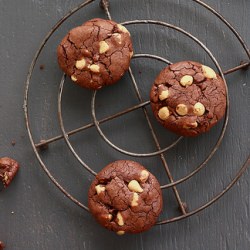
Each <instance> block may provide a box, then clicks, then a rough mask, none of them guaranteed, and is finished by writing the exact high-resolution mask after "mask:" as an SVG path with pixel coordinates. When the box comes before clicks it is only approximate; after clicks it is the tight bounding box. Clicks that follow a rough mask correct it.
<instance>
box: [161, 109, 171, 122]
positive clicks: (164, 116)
mask: <svg viewBox="0 0 250 250" xmlns="http://www.w3.org/2000/svg"><path fill="white" fill-rule="evenodd" d="M169 115H170V113H169V109H168V108H167V107H163V108H161V109H160V110H159V112H158V116H159V117H160V119H161V120H163V121H165V120H167V119H168V117H169Z"/></svg>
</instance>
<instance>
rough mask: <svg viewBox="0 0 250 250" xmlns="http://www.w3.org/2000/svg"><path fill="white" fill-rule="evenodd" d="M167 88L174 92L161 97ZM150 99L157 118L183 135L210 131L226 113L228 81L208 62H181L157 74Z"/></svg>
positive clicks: (170, 128) (195, 134) (171, 129)
mask: <svg viewBox="0 0 250 250" xmlns="http://www.w3.org/2000/svg"><path fill="white" fill-rule="evenodd" d="M165 89H168V91H169V93H171V95H168V97H167V98H165V99H164V100H162V99H163V98H162V97H161V95H162V92H163V90H165ZM150 102H151V107H152V110H153V113H154V115H155V117H156V119H157V120H158V121H159V122H160V123H161V124H162V125H163V126H164V127H165V128H167V129H169V130H170V131H172V132H175V133H177V134H179V135H182V136H197V135H199V134H201V133H204V132H207V131H209V130H210V129H211V128H212V127H213V126H214V125H215V124H216V123H217V122H218V121H219V120H220V119H222V117H223V116H224V114H225V111H226V103H227V96H226V85H225V83H224V81H223V79H222V78H221V77H220V76H219V75H218V74H216V73H215V71H214V70H213V69H211V68H209V67H207V66H204V65H202V64H200V63H197V62H193V61H183V62H178V63H174V64H172V65H170V66H168V67H166V68H165V69H163V70H162V71H161V72H160V74H159V75H158V76H157V78H156V79H155V82H154V84H153V86H152V88H151V92H150ZM166 107H167V109H166Z"/></svg>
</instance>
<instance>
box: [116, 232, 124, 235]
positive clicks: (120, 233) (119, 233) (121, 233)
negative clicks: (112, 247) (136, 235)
mask: <svg viewBox="0 0 250 250" xmlns="http://www.w3.org/2000/svg"><path fill="white" fill-rule="evenodd" d="M116 233H117V234H118V235H124V234H125V231H117V232H116Z"/></svg>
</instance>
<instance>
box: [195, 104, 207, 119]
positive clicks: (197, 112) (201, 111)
mask: <svg viewBox="0 0 250 250" xmlns="http://www.w3.org/2000/svg"><path fill="white" fill-rule="evenodd" d="M205 111H206V109H205V106H204V105H203V104H202V103H200V102H197V103H195V105H194V111H193V112H194V114H195V115H197V116H202V115H204V113H205Z"/></svg>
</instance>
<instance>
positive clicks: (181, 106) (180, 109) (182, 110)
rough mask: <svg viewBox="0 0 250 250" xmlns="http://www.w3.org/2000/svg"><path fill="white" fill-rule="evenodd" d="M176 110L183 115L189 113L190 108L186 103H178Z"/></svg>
mask: <svg viewBox="0 0 250 250" xmlns="http://www.w3.org/2000/svg"><path fill="white" fill-rule="evenodd" d="M176 112H177V113H178V114H179V115H181V116H183V115H186V114H187V113H188V108H187V106H186V105H185V104H178V105H177V107H176Z"/></svg>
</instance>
